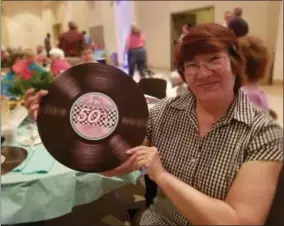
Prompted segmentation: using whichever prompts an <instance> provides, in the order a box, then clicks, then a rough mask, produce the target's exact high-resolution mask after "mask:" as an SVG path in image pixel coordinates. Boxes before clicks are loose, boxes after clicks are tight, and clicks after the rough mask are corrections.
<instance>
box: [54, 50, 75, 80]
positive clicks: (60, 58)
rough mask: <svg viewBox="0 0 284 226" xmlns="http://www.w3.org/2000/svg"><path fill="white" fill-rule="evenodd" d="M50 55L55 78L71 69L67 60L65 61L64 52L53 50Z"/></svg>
mask: <svg viewBox="0 0 284 226" xmlns="http://www.w3.org/2000/svg"><path fill="white" fill-rule="evenodd" d="M49 55H50V58H51V64H50V71H51V72H52V73H53V75H54V76H55V77H56V76H58V75H59V74H60V73H61V72H63V71H65V70H67V69H69V68H70V67H71V65H70V64H69V63H68V62H67V60H65V56H64V52H63V50H61V49H59V48H53V49H51V50H50V51H49Z"/></svg>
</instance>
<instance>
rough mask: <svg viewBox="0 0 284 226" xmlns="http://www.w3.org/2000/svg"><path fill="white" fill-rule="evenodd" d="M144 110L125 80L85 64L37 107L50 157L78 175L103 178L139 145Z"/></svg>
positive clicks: (59, 81)
mask: <svg viewBox="0 0 284 226" xmlns="http://www.w3.org/2000/svg"><path fill="white" fill-rule="evenodd" d="M147 120H148V107H147V103H146V100H145V98H144V95H143V93H142V91H141V90H140V88H139V87H138V85H137V84H136V82H135V81H133V79H132V78H131V77H129V75H127V74H126V73H124V72H123V71H121V70H120V69H118V68H115V67H113V66H109V65H105V64H99V63H86V64H80V65H76V66H74V67H72V68H70V69H68V70H67V71H65V72H63V73H62V74H61V75H59V76H58V77H57V78H56V79H55V81H54V82H53V83H52V84H51V86H50V87H49V89H48V95H47V96H45V97H44V98H43V99H42V101H41V104H40V109H39V114H38V119H37V124H38V131H39V134H40V137H41V140H42V142H43V144H44V146H45V147H46V149H47V150H48V152H49V153H50V154H51V155H52V156H53V157H54V158H55V159H56V160H57V161H59V162H60V163H62V164H63V165H65V166H67V167H69V168H71V169H74V170H77V171H82V172H103V171H106V170H110V169H113V168H115V167H117V166H119V165H121V164H122V163H123V162H124V161H126V160H127V159H128V158H129V156H128V155H127V154H126V150H128V149H129V148H131V147H135V146H137V145H141V143H142V142H143V139H144V137H145V134H146V125H147Z"/></svg>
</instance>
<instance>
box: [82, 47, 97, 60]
mask: <svg viewBox="0 0 284 226" xmlns="http://www.w3.org/2000/svg"><path fill="white" fill-rule="evenodd" d="M81 58H82V61H83V62H84V63H89V62H93V61H94V53H93V51H92V50H91V49H86V50H84V51H83V52H82V55H81Z"/></svg>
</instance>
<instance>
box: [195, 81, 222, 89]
mask: <svg viewBox="0 0 284 226" xmlns="http://www.w3.org/2000/svg"><path fill="white" fill-rule="evenodd" d="M217 83H218V82H209V83H203V84H200V85H199V87H203V88H211V87H212V86H214V85H216V84H217Z"/></svg>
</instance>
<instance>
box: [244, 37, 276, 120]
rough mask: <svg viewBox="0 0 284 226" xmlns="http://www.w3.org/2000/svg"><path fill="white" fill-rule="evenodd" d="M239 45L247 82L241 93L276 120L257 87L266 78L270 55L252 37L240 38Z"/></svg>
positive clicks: (261, 91)
mask: <svg viewBox="0 0 284 226" xmlns="http://www.w3.org/2000/svg"><path fill="white" fill-rule="evenodd" d="M239 45H240V50H241V51H242V53H243V55H244V57H245V58H246V78H247V81H246V82H245V85H244V86H243V87H242V89H243V91H244V92H245V93H246V94H247V96H248V97H249V99H250V101H252V102H253V103H254V104H255V105H256V106H257V107H259V108H260V109H262V110H263V111H264V112H266V113H270V114H271V116H273V118H276V114H275V113H274V112H273V111H272V110H270V109H269V106H268V102H267V98H266V95H265V93H264V91H263V89H261V87H260V86H259V85H258V82H259V81H260V80H261V79H263V78H264V77H265V76H266V74H267V71H268V70H267V68H268V66H269V62H270V54H269V50H268V48H267V46H266V45H265V44H264V42H263V41H262V40H261V39H260V38H257V37H254V36H246V37H242V38H240V39H239Z"/></svg>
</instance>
